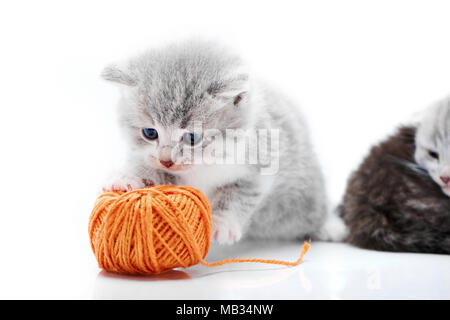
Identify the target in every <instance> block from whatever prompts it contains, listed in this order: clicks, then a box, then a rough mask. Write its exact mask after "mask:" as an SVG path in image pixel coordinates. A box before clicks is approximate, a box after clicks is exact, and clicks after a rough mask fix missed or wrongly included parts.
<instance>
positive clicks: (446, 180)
mask: <svg viewBox="0 0 450 320" xmlns="http://www.w3.org/2000/svg"><path fill="white" fill-rule="evenodd" d="M441 180H442V182H443V183H445V184H448V183H449V182H450V177H449V176H442V177H441Z"/></svg>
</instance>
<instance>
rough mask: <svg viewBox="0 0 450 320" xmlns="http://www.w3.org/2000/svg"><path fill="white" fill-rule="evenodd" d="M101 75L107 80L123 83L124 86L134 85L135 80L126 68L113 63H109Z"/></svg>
mask: <svg viewBox="0 0 450 320" xmlns="http://www.w3.org/2000/svg"><path fill="white" fill-rule="evenodd" d="M101 76H102V78H103V79H105V80H107V81H111V82H115V83H119V84H123V85H126V86H134V85H136V80H135V79H134V78H133V76H132V75H131V73H130V71H129V70H128V68H126V67H119V66H118V65H115V64H111V65H109V66H107V67H106V68H105V69H103V71H102V73H101Z"/></svg>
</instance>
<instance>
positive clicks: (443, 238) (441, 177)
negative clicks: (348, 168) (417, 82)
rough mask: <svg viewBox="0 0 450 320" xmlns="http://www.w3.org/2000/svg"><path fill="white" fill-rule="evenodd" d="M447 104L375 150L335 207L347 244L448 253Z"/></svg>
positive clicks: (449, 144) (449, 107)
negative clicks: (336, 207) (347, 229)
mask: <svg viewBox="0 0 450 320" xmlns="http://www.w3.org/2000/svg"><path fill="white" fill-rule="evenodd" d="M449 177H450V100H445V101H442V102H441V103H439V105H437V106H435V107H433V108H431V110H430V112H429V113H428V114H427V116H426V117H425V118H424V120H423V121H422V122H421V123H420V125H419V126H418V127H417V128H416V127H403V128H400V129H399V130H398V132H397V133H396V134H395V135H393V136H391V137H390V138H388V139H387V140H386V141H384V142H382V143H381V144H379V145H378V146H375V147H374V148H372V150H371V151H370V154H369V155H368V156H367V157H366V159H365V160H364V161H363V163H362V164H361V166H360V167H359V168H358V170H357V171H356V172H354V173H353V174H352V176H351V177H350V179H349V182H348V186H347V190H346V193H345V196H344V201H343V203H342V205H341V207H340V210H341V214H342V217H343V218H344V220H345V222H346V224H347V225H348V228H349V236H348V237H347V241H348V242H350V243H352V244H354V245H356V246H359V247H362V248H367V249H375V250H386V251H409V252H430V253H447V254H448V253H450V178H449Z"/></svg>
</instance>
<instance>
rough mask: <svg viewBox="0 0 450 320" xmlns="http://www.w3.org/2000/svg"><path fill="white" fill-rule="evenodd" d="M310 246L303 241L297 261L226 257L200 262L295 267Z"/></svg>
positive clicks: (214, 264)
mask: <svg viewBox="0 0 450 320" xmlns="http://www.w3.org/2000/svg"><path fill="white" fill-rule="evenodd" d="M310 247H311V245H310V244H309V242H306V241H305V242H304V243H303V247H302V251H301V252H300V257H299V258H298V259H297V261H294V262H289V261H283V260H273V259H225V260H221V261H217V262H206V261H204V260H203V259H202V260H200V263H201V264H202V265H204V266H207V267H217V266H222V265H224V264H227V263H243V262H252V263H255V262H256V263H267V264H280V265H283V266H290V267H295V266H298V265H299V264H300V263H301V262H302V260H303V257H304V256H305V254H306V253H307V252H308V250H309V248H310Z"/></svg>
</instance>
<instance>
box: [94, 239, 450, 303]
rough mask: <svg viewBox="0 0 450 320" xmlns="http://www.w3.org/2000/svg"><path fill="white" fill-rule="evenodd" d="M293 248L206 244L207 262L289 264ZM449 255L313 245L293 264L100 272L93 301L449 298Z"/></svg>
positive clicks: (294, 245) (296, 245) (296, 251)
mask: <svg viewBox="0 0 450 320" xmlns="http://www.w3.org/2000/svg"><path fill="white" fill-rule="evenodd" d="M300 247H301V245H300V244H299V243H286V242H283V243H248V242H247V243H241V244H238V245H235V246H232V247H227V248H224V247H219V248H218V247H217V246H215V247H213V248H212V250H211V251H210V254H209V255H208V256H207V259H206V260H207V261H216V260H219V259H223V258H229V257H242V258H245V257H251V258H254V257H258V258H276V259H286V260H290V261H292V260H295V259H296V258H297V256H298V254H299V251H300ZM449 271H450V256H448V255H432V254H410V253H389V252H376V251H369V250H361V249H358V248H354V247H352V246H349V245H346V244H337V243H318V242H317V243H313V244H312V246H311V249H310V250H309V252H308V253H307V255H306V256H305V259H304V261H303V263H302V264H301V265H299V266H297V267H284V266H274V265H262V264H250V263H245V264H230V265H224V266H220V267H215V268H208V267H204V266H202V265H197V266H194V267H191V268H188V269H183V270H174V271H171V272H168V273H166V274H162V275H158V276H150V277H127V276H118V275H114V274H109V273H106V272H100V273H99V275H98V276H97V279H96V281H95V286H94V292H95V294H94V296H95V298H97V299H130V298H132V299H450V272H449Z"/></svg>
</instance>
